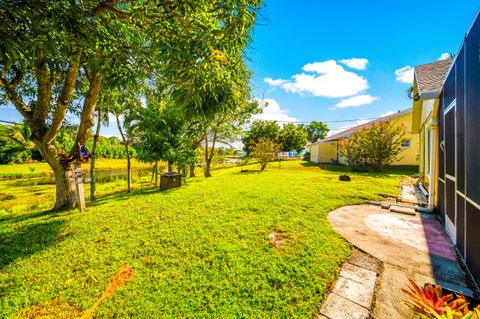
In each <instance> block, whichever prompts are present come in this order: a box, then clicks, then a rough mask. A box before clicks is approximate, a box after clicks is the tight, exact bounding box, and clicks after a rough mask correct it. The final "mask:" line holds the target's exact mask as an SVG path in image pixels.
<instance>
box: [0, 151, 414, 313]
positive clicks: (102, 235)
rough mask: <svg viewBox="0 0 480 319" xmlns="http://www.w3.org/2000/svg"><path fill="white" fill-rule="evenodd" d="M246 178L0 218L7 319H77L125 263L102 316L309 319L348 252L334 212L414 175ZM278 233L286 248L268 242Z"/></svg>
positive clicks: (294, 172)
mask: <svg viewBox="0 0 480 319" xmlns="http://www.w3.org/2000/svg"><path fill="white" fill-rule="evenodd" d="M250 169H251V171H249V172H247V173H240V172H239V168H228V169H223V170H218V171H215V172H214V177H212V178H209V179H205V178H203V177H197V178H193V179H189V181H188V184H187V185H186V186H184V187H182V188H179V189H175V190H171V191H166V192H157V191H154V190H152V189H151V190H149V192H147V193H145V192H144V193H140V192H134V193H133V194H131V195H126V194H124V193H119V194H116V195H110V196H106V197H104V198H102V199H101V200H99V201H98V202H97V203H95V204H91V203H89V207H88V210H87V212H85V213H78V212H76V211H72V212H66V213H60V214H51V213H48V212H45V211H38V210H37V211H35V210H34V211H28V212H25V211H24V212H18V213H12V212H10V213H8V214H7V215H4V216H3V217H1V216H0V220H1V222H0V317H3V318H10V317H12V316H13V317H18V318H22V317H27V318H34V316H38V314H39V313H40V312H41V310H40V309H42V307H43V308H44V310H45V309H48V310H49V311H53V313H55V316H54V317H55V318H78V313H79V312H81V311H83V310H86V309H87V308H89V307H90V306H91V305H92V304H93V303H94V302H95V301H96V300H97V298H98V297H100V295H101V294H102V292H103V290H104V289H105V287H106V286H107V284H108V282H109V280H110V278H111V277H112V275H113V274H114V273H115V271H116V269H118V267H119V266H120V265H122V264H129V265H130V266H132V267H133V268H134V270H135V278H134V280H133V281H131V282H130V283H128V284H127V285H125V286H124V287H122V288H121V289H120V290H119V291H117V293H115V294H114V295H113V296H112V297H110V298H109V299H107V300H106V301H105V303H103V304H102V305H101V306H100V307H99V308H98V310H97V312H96V313H95V315H96V318H309V319H310V318H312V317H313V316H314V314H315V313H317V306H318V305H319V303H320V302H321V300H322V296H323V294H324V292H325V291H326V289H327V287H328V285H329V283H330V282H331V281H332V280H333V279H334V276H335V272H336V270H337V268H338V266H339V264H340V263H342V262H343V261H344V260H345V259H346V258H347V256H348V254H349V252H350V247H349V246H348V245H347V243H346V242H345V241H343V240H342V239H341V238H340V237H339V235H337V234H336V233H335V232H334V231H333V230H332V228H331V227H330V226H329V225H328V222H327V219H326V216H327V214H328V213H329V212H330V211H332V210H333V209H335V208H337V207H340V206H343V205H350V204H356V203H362V202H364V201H366V200H368V199H379V196H378V195H377V194H378V193H381V192H383V193H395V192H396V191H397V187H398V185H399V180H400V178H402V177H403V176H405V175H406V174H411V173H413V171H412V170H408V169H407V170H398V169H397V170H394V171H390V172H386V173H384V174H375V175H374V174H368V173H355V174H354V173H352V174H351V176H352V182H339V181H338V174H339V172H340V171H342V170H343V169H342V168H335V169H329V168H328V169H320V168H319V167H318V166H314V165H308V164H305V163H303V162H299V161H294V162H283V163H282V169H281V170H279V169H278V165H277V164H275V165H271V166H270V167H268V168H267V170H266V171H264V172H258V171H252V169H256V167H253V166H252V167H250ZM2 218H3V219H2ZM274 231H276V232H277V236H279V237H280V239H281V244H280V247H275V246H274V245H272V244H271V243H270V242H269V234H270V233H272V232H274ZM62 309H63V311H62ZM65 309H67V310H65ZM45 311H46V310H45ZM14 314H15V315H14ZM29 316H30V317H29ZM52 318H53V317H52Z"/></svg>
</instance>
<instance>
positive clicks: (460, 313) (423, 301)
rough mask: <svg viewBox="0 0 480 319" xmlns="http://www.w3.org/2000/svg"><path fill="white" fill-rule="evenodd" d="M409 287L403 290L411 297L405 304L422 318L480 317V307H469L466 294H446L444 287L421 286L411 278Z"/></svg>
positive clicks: (470, 318)
mask: <svg viewBox="0 0 480 319" xmlns="http://www.w3.org/2000/svg"><path fill="white" fill-rule="evenodd" d="M409 282H410V287H408V288H409V289H402V291H403V292H404V293H405V294H406V295H407V296H408V297H409V298H410V301H406V302H405V303H404V304H405V305H406V306H407V307H408V308H410V309H412V310H413V311H414V312H415V314H416V315H417V316H418V317H419V318H422V319H480V307H477V308H475V309H473V310H470V309H469V303H468V301H467V300H466V299H465V296H463V295H461V294H460V295H459V294H455V296H454V295H453V294H448V295H444V294H443V290H442V287H441V286H439V285H435V286H434V285H432V284H428V285H426V286H425V287H424V288H421V287H419V286H418V285H417V284H416V283H415V282H414V281H413V280H411V279H409Z"/></svg>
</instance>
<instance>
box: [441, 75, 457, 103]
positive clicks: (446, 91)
mask: <svg viewBox="0 0 480 319" xmlns="http://www.w3.org/2000/svg"><path fill="white" fill-rule="evenodd" d="M443 98H444V100H443V102H444V104H443V108H444V109H446V108H447V107H448V106H449V105H450V104H451V103H452V102H453V100H455V66H453V68H452V70H451V71H450V73H449V74H448V75H447V78H446V80H445V85H444V87H443Z"/></svg>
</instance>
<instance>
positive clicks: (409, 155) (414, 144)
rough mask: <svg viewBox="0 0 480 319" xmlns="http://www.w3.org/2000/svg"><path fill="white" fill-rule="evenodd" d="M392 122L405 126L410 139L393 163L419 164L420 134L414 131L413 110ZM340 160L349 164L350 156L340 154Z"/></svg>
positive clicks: (406, 137)
mask: <svg viewBox="0 0 480 319" xmlns="http://www.w3.org/2000/svg"><path fill="white" fill-rule="evenodd" d="M392 123H394V124H395V125H402V126H403V127H405V131H406V133H405V137H404V139H405V140H406V141H408V142H409V144H408V146H405V147H403V150H402V152H401V153H400V155H399V156H398V160H396V161H394V162H393V163H392V164H391V165H419V163H420V160H419V152H418V150H419V146H420V136H419V134H417V133H412V112H409V113H407V114H405V115H402V116H399V117H397V118H395V119H393V120H392ZM338 162H339V163H340V164H342V165H347V164H348V158H347V157H346V156H343V155H340V154H339V156H338Z"/></svg>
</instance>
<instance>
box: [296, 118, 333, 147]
mask: <svg viewBox="0 0 480 319" xmlns="http://www.w3.org/2000/svg"><path fill="white" fill-rule="evenodd" d="M301 127H302V128H304V129H305V131H306V132H307V135H308V141H309V142H310V143H315V142H317V141H318V140H321V139H324V138H325V137H326V136H327V133H328V131H330V129H329V128H328V126H327V124H325V123H323V122H317V121H313V122H310V123H309V124H308V125H301Z"/></svg>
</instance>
